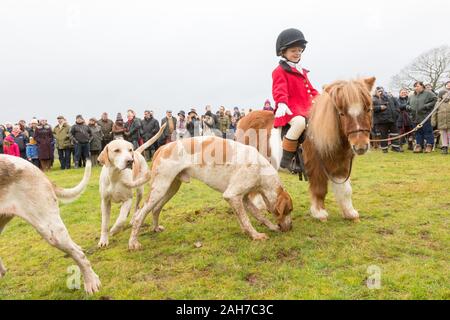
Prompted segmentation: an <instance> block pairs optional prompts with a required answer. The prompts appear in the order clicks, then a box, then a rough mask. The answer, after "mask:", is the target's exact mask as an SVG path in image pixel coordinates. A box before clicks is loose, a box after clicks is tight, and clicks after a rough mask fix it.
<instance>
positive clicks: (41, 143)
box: [34, 125, 54, 160]
mask: <svg viewBox="0 0 450 320" xmlns="http://www.w3.org/2000/svg"><path fill="white" fill-rule="evenodd" d="M34 139H35V140H36V142H37V146H38V148H39V160H50V159H52V158H53V140H54V138H53V130H52V128H51V127H50V126H49V125H45V126H43V127H42V126H39V127H37V129H36V131H35V133H34Z"/></svg>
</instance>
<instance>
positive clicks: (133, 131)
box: [125, 110, 142, 150]
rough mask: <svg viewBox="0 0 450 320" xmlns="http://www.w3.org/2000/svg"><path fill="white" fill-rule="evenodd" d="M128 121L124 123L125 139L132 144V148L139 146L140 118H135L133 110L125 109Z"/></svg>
mask: <svg viewBox="0 0 450 320" xmlns="http://www.w3.org/2000/svg"><path fill="white" fill-rule="evenodd" d="M127 119H128V121H127V122H126V123H125V140H127V141H129V142H131V143H132V144H133V147H134V150H136V149H137V148H139V145H140V143H139V140H140V139H141V130H142V128H141V127H142V126H141V120H140V119H138V118H136V113H135V112H134V111H133V110H128V111H127Z"/></svg>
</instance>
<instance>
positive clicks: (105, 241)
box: [98, 237, 109, 248]
mask: <svg viewBox="0 0 450 320" xmlns="http://www.w3.org/2000/svg"><path fill="white" fill-rule="evenodd" d="M108 245H109V240H108V237H101V238H100V241H99V242H98V247H99V248H106V247H107V246H108Z"/></svg>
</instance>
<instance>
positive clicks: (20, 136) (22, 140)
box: [11, 133, 28, 153]
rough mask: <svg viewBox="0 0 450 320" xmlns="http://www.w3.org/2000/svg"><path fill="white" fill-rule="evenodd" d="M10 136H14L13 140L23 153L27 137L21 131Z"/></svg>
mask: <svg viewBox="0 0 450 320" xmlns="http://www.w3.org/2000/svg"><path fill="white" fill-rule="evenodd" d="M11 136H12V137H13V138H14V142H15V143H17V146H18V147H19V150H20V152H21V153H25V150H26V149H27V143H28V138H27V137H26V136H25V135H24V134H23V133H19V134H18V135H17V136H15V135H14V134H11Z"/></svg>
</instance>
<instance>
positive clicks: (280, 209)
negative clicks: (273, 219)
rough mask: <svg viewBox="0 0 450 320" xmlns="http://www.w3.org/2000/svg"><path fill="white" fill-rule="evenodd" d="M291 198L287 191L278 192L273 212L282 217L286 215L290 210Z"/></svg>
mask: <svg viewBox="0 0 450 320" xmlns="http://www.w3.org/2000/svg"><path fill="white" fill-rule="evenodd" d="M292 209H293V208H292V200H291V196H290V195H289V193H287V192H286V191H284V190H283V191H281V192H279V193H278V199H277V204H276V205H275V213H276V215H277V216H279V217H282V216H286V215H288V214H289V213H290V212H291V211H292Z"/></svg>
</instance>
